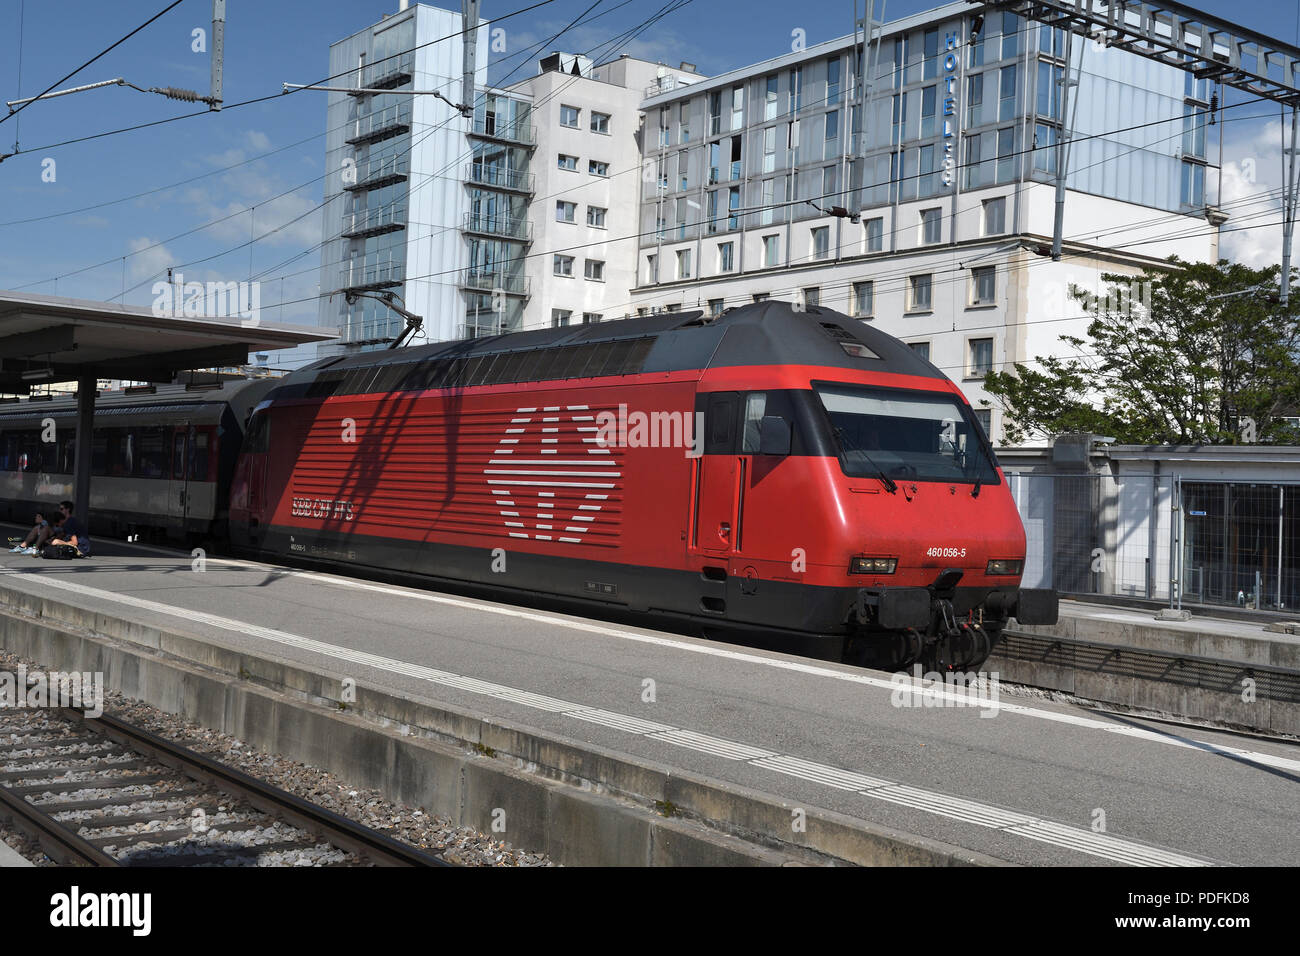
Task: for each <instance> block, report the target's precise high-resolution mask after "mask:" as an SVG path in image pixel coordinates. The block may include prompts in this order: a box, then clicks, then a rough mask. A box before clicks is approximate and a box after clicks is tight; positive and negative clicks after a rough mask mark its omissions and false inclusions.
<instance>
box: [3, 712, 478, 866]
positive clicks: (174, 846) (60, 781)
mask: <svg viewBox="0 0 1300 956" xmlns="http://www.w3.org/2000/svg"><path fill="white" fill-rule="evenodd" d="M0 817H4V818H7V819H8V820H9V822H10V823H11V824H12V825H13V826H14V827H15V828H16V829H17V830H19V831H21V832H23V833H25V834H26V835H27V836H28V837H29V838H30V839H32V840H34V841H36V842H37V843H38V844H39V845H40V847H41V849H42V850H43V851H44V852H45V853H46V854H47V855H48V856H49V857H50V858H51V859H52V860H54V861H55V862H56V863H59V864H63V865H77V866H105V867H116V866H142V867H144V866H451V865H453V864H451V863H449V862H447V861H446V860H444V859H442V858H441V857H438V856H435V855H433V854H431V853H427V852H425V851H423V850H420V849H418V848H416V847H412V846H410V845H408V844H405V843H401V842H399V841H397V840H394V839H392V838H391V837H388V836H386V835H384V834H382V833H380V832H378V831H376V830H373V829H371V828H369V827H366V826H363V825H362V824H360V823H357V822H355V821H353V820H349V819H347V818H346V817H343V816H340V815H338V814H336V813H333V812H332V811H329V810H326V809H324V808H323V807H319V806H317V805H315V804H313V803H311V802H310V801H307V800H304V799H302V798H301V797H298V796H297V795H295V794H292V793H289V792H287V791H285V790H281V789H279V788H277V787H273V786H271V785H269V784H267V783H265V782H263V781H261V780H258V779H256V778H255V777H251V776H249V775H248V774H246V773H243V772H241V771H238V770H235V769H232V768H230V767H227V766H225V765H224V764H221V763H219V762H218V761H215V760H213V759H211V758H209V757H205V756H203V755H202V754H197V753H195V752H193V751H191V750H189V749H187V748H185V747H182V746H180V745H179V744H176V743H173V742H171V741H169V740H166V739H164V738H162V737H159V736H157V735H155V734H151V733H149V732H147V731H144V730H141V729H139V728H138V727H133V726H131V725H130V724H128V723H126V722H124V721H122V720H119V719H117V718H115V717H112V716H109V715H107V714H104V715H101V716H99V717H93V718H92V717H88V716H86V715H85V714H84V713H82V712H81V711H78V710H70V709H41V710H15V709H5V710H0Z"/></svg>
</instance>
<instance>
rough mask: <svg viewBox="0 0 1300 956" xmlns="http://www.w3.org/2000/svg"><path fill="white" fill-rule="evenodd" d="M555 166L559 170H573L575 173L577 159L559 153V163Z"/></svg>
mask: <svg viewBox="0 0 1300 956" xmlns="http://www.w3.org/2000/svg"><path fill="white" fill-rule="evenodd" d="M556 165H557V167H558V168H560V169H571V170H573V171H574V172H577V171H578V157H577V156H569V155H567V154H566V153H560V161H559V163H557V164H556Z"/></svg>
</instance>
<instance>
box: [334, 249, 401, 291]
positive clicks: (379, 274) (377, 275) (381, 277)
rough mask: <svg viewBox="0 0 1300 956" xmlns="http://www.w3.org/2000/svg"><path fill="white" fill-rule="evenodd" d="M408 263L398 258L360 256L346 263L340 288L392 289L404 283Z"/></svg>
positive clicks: (340, 276)
mask: <svg viewBox="0 0 1300 956" xmlns="http://www.w3.org/2000/svg"><path fill="white" fill-rule="evenodd" d="M405 275H406V265H405V263H403V262H402V261H400V260H397V259H389V258H384V259H375V258H370V259H365V258H362V257H360V256H358V257H357V258H355V259H350V260H349V261H348V262H347V263H345V264H344V266H343V270H342V271H341V272H340V273H339V288H340V289H342V290H343V291H344V292H365V291H368V290H374V289H391V288H392V287H394V286H399V285H401V284H402V281H403V277H404V276H405Z"/></svg>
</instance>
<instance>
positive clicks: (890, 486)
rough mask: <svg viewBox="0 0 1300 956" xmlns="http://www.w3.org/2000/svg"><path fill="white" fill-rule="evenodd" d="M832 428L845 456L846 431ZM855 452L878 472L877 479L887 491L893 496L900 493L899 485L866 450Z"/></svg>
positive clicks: (835, 426)
mask: <svg viewBox="0 0 1300 956" xmlns="http://www.w3.org/2000/svg"><path fill="white" fill-rule="evenodd" d="M831 427H832V430H833V431H834V432H835V440H836V441H837V442H839V444H840V454H841V455H843V454H844V429H842V428H840V427H839V426H838V425H833V426H831ZM853 450H854V451H856V452H858V453H859V454H861V455H862V457H863V458H865V459H866V460H867V464H869V465H870V466H871V467H872V468H874V469H875V470H876V477H877V478H879V479H880V483H881V484H882V485H884V486H885V490H886V491H888V492H889V493H890V494H891V495H892V494H897V493H898V483H897V482H896V481H894V479H893V478H890V477H889V476H888V475H887V474H885V469H883V468H881V467H880V466H879V465H877V464H876V463H875V462H874V461H872V460H871V456H870V455H868V454H867V453H866V451H865V450H864V449H862V448H855V449H853Z"/></svg>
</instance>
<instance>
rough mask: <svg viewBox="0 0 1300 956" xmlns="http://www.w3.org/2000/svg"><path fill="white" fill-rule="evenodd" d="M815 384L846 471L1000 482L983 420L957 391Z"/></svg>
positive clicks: (862, 475) (905, 478)
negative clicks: (980, 421)
mask: <svg viewBox="0 0 1300 956" xmlns="http://www.w3.org/2000/svg"><path fill="white" fill-rule="evenodd" d="M815 388H816V390H817V396H818V398H820V399H821V403H822V406H823V407H824V408H825V409H826V413H827V415H828V416H829V417H830V422H831V431H832V433H833V434H834V436H835V441H836V443H837V445H838V447H839V451H840V461H841V463H842V465H843V467H844V472H845V474H848V475H852V476H853V477H855V478H876V477H880V476H882V475H884V476H886V477H888V478H890V479H895V480H898V481H947V482H954V483H970V484H974V483H976V482H978V483H979V484H981V485H996V484H997V483H998V473H997V469H996V468H995V467H994V464H993V461H992V459H991V458H990V456H989V452H988V450H987V447H986V445H985V440H984V437H983V435H982V434H981V432H980V429H979V425H978V424H977V423H976V422H975V418H974V416H973V415H972V414H971V411H970V409H969V408H968V407H967V406H966V405H965V403H963V402H961V401H960V400H959V399H957V398H956V397H955V396H948V395H943V394H938V393H933V392H904V391H898V390H894V389H883V388H879V389H878V388H864V387H862V386H858V385H817V386H815ZM887 484H888V482H887Z"/></svg>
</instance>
